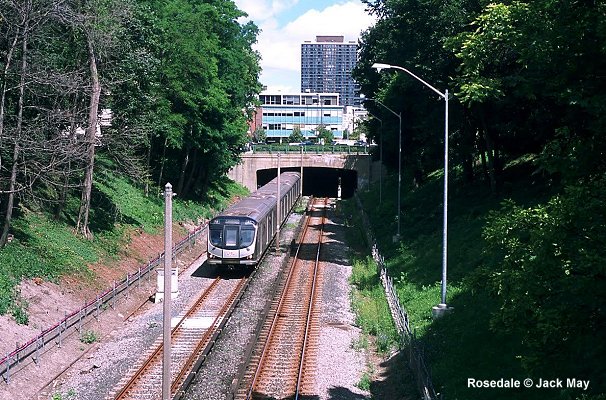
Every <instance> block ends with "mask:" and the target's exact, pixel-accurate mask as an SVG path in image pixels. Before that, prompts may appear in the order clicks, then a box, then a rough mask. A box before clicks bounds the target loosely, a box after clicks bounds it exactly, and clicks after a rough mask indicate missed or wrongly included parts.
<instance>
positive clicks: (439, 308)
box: [372, 63, 449, 316]
mask: <svg viewBox="0 0 606 400" xmlns="http://www.w3.org/2000/svg"><path fill="white" fill-rule="evenodd" d="M372 68H374V69H376V70H377V72H381V70H382V69H392V68H393V69H399V70H401V71H404V72H406V73H407V74H408V75H410V76H412V77H413V78H415V79H416V80H418V81H419V82H421V83H422V84H424V85H425V86H427V87H428V88H430V89H431V90H433V91H434V92H436V93H437V94H438V95H439V96H440V97H441V98H443V99H444V106H445V107H444V223H443V232H442V299H441V300H442V302H441V303H440V304H438V305H437V306H435V307H433V312H434V315H435V316H440V315H442V314H443V313H444V312H446V311H447V310H448V309H449V307H447V306H446V273H447V266H448V260H447V255H448V89H446V90H444V93H442V92H440V91H439V90H438V89H436V88H435V87H433V86H431V85H430V84H429V83H427V82H425V81H424V80H423V79H421V78H419V77H418V76H416V75H415V74H413V73H412V72H410V71H409V70H407V69H406V68H403V67H399V66H397V65H391V64H383V63H374V64H373V65H372Z"/></svg>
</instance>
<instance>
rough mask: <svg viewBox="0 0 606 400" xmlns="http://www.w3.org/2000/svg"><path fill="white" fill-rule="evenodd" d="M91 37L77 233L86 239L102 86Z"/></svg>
mask: <svg viewBox="0 0 606 400" xmlns="http://www.w3.org/2000/svg"><path fill="white" fill-rule="evenodd" d="M92 40H93V39H92V38H91V37H90V36H88V37H87V46H88V59H89V67H90V74H91V82H92V88H91V96H90V104H89V110H88V127H87V129H86V139H85V140H86V144H87V152H86V171H85V175H84V185H83V188H82V197H81V199H80V212H79V214H78V223H77V225H76V231H79V232H80V233H81V234H82V235H83V236H84V237H85V238H87V239H92V234H91V232H90V229H89V220H88V217H89V213H90V201H91V192H92V189H93V169H94V166H95V134H96V132H97V118H98V112H99V98H100V97H101V84H100V83H99V73H98V71H97V59H96V56H95V48H94V44H93V42H92Z"/></svg>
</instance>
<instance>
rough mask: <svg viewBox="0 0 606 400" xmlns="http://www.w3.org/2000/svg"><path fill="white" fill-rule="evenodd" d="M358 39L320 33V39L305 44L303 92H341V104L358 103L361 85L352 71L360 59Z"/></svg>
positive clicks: (318, 37) (302, 73)
mask: <svg viewBox="0 0 606 400" xmlns="http://www.w3.org/2000/svg"><path fill="white" fill-rule="evenodd" d="M357 47H358V43H357V42H356V41H348V42H345V40H344V37H343V36H316V41H315V42H311V41H306V42H304V43H303V44H302V45H301V91H302V92H310V93H339V96H340V103H339V104H340V105H342V106H358V105H360V100H359V98H357V95H356V93H357V92H359V87H358V85H357V84H356V83H355V82H354V80H353V78H352V76H351V71H352V70H353V68H354V67H355V65H356V61H357Z"/></svg>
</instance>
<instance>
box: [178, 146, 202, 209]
mask: <svg viewBox="0 0 606 400" xmlns="http://www.w3.org/2000/svg"><path fill="white" fill-rule="evenodd" d="M197 170H198V151H197V150H196V149H194V156H193V158H192V160H191V170H190V171H191V172H190V173H189V177H188V178H187V183H186V184H185V187H184V188H183V193H181V198H184V197H186V196H187V195H188V193H189V192H190V191H191V188H192V184H193V182H194V177H195V176H196V171H197Z"/></svg>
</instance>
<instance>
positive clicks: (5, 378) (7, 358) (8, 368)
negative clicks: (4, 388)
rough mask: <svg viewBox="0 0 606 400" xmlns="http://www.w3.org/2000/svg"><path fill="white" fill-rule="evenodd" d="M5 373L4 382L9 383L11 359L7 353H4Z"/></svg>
mask: <svg viewBox="0 0 606 400" xmlns="http://www.w3.org/2000/svg"><path fill="white" fill-rule="evenodd" d="M5 360H6V374H5V376H4V380H5V381H6V383H7V384H8V383H10V381H11V359H10V358H9V353H6V358H5Z"/></svg>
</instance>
